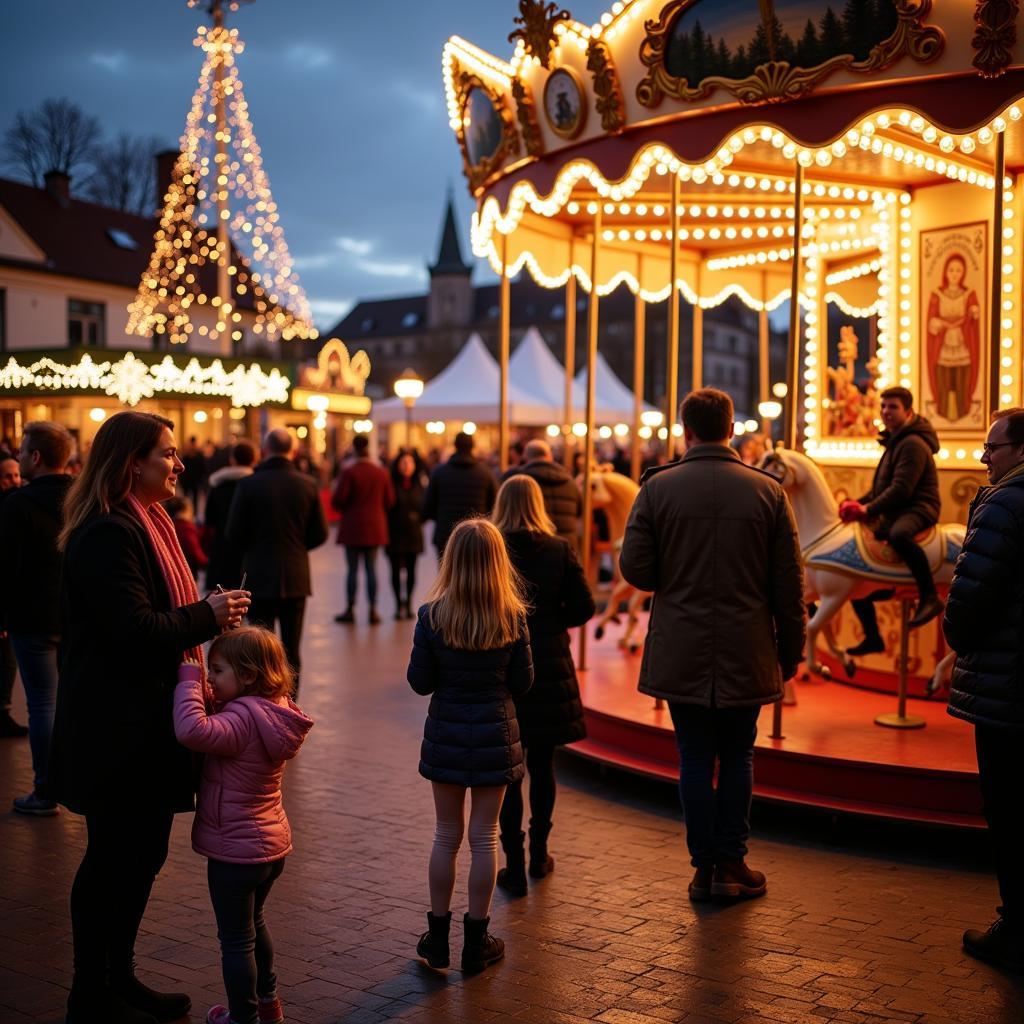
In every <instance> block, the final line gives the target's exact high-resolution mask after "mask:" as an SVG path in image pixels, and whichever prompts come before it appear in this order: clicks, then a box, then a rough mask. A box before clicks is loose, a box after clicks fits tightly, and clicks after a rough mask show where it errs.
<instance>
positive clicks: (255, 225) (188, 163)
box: [127, 26, 317, 343]
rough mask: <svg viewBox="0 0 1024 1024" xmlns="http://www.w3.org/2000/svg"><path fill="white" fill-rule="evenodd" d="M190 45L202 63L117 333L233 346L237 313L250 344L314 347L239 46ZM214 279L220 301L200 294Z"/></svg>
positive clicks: (204, 36)
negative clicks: (144, 260)
mask: <svg viewBox="0 0 1024 1024" xmlns="http://www.w3.org/2000/svg"><path fill="white" fill-rule="evenodd" d="M195 45H196V46H198V47H200V48H201V49H202V50H203V52H204V54H205V60H204V62H203V67H202V70H201V71H200V74H199V84H198V86H197V88H196V91H195V93H194V94H193V97H192V106H191V109H190V110H189V114H188V118H187V120H186V124H185V132H184V134H183V135H182V138H181V152H180V154H179V156H178V159H177V162H176V163H175V167H174V174H173V179H172V181H171V183H170V186H169V189H168V191H167V194H166V196H165V197H164V208H163V212H162V215H161V218H160V227H159V229H158V230H157V232H156V235H155V236H154V246H153V252H152V255H151V257H150V261H149V266H148V267H147V268H146V270H145V271H143V274H142V278H141V280H140V282H139V289H138V293H137V294H136V297H135V299H134V301H133V302H132V303H131V304H130V305H129V307H128V314H129V317H128V326H127V331H128V333H129V334H140V335H151V334H153V333H156V334H166V335H168V336H169V338H170V340H171V341H172V342H175V343H184V342H187V341H188V340H189V337H190V336H191V335H193V334H194V333H195V334H200V335H203V336H208V337H210V338H211V339H217V338H220V337H222V336H224V335H230V337H231V338H233V339H234V340H236V341H237V340H240V339H241V337H242V329H241V328H242V312H241V309H240V307H243V306H244V307H248V308H250V309H251V311H252V314H253V316H254V321H253V323H252V330H253V332H254V333H256V334H265V335H266V336H267V337H268V338H269V339H271V340H275V339H277V338H278V337H280V338H284V339H292V338H316V337H317V332H316V329H315V328H314V326H313V322H312V314H311V312H310V308H309V303H308V302H307V300H306V296H305V293H304V292H303V290H302V287H301V285H300V284H299V279H298V277H297V275H296V273H295V269H294V265H293V261H292V258H291V255H290V253H289V251H288V245H287V243H286V242H285V238H284V231H283V229H282V227H281V224H280V221H279V213H278V208H277V204H276V203H275V202H274V199H273V196H272V195H271V192H270V182H269V180H268V179H267V175H266V172H265V170H264V168H263V160H262V156H261V153H260V147H259V145H258V144H257V142H256V136H255V133H254V131H253V127H252V122H251V121H250V119H249V107H248V104H247V103H246V100H245V95H244V93H243V90H242V81H241V78H240V77H239V75H238V69H237V67H236V65H235V56H236V55H237V54H240V53H241V52H242V50H243V48H244V46H243V43H242V42H241V40H240V39H239V38H238V32H237V30H236V29H227V28H224V27H223V26H220V27H215V28H212V29H207V28H206V27H205V26H200V28H199V34H198V36H197V37H196V39H195ZM218 110H220V111H222V112H223V116H222V117H220V118H219V117H218V113H217V111H218ZM222 224H223V225H226V227H227V233H228V235H229V237H230V243H229V244H228V245H225V244H224V242H223V239H222V238H221V237H220V235H221V234H222V233H221V232H220V230H219V229H220V227H221V226H222ZM218 269H220V270H224V269H226V271H227V280H228V295H226V296H225V295H221V294H210V293H209V292H208V291H207V287H208V284H209V282H210V281H211V280H212V278H213V277H214V276H216V275H217V271H218ZM211 290H212V289H211ZM197 310H198V311H199V313H200V315H199V316H198V317H197V316H196V313H197Z"/></svg>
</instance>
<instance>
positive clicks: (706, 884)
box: [689, 868, 715, 903]
mask: <svg viewBox="0 0 1024 1024" xmlns="http://www.w3.org/2000/svg"><path fill="white" fill-rule="evenodd" d="M714 874H715V869H714V868H697V870H696V871H694V873H693V881H692V882H690V888H689V893H690V899H691V900H693V902H694V903H705V902H707V901H708V900H709V899H711V880H712V878H713V876H714Z"/></svg>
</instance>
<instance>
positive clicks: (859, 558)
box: [761, 448, 966, 703]
mask: <svg viewBox="0 0 1024 1024" xmlns="http://www.w3.org/2000/svg"><path fill="white" fill-rule="evenodd" d="M761 467H762V468H763V469H764V470H765V471H766V472H768V473H770V474H771V475H772V476H774V477H775V478H776V479H777V480H778V481H779V482H780V483H781V484H782V486H783V488H785V490H786V493H787V494H788V495H789V500H790V503H791V504H792V506H793V514H794V516H795V517H796V523H797V531H798V533H799V536H800V548H801V551H802V552H803V561H804V590H805V597H806V599H807V601H809V602H811V601H817V603H818V608H817V611H816V612H815V613H814V615H813V616H812V617H811V619H810V621H809V622H808V623H807V651H806V659H807V660H806V671H807V673H808V675H809V674H812V673H813V674H817V675H825V672H824V669H823V666H822V665H821V664H820V663H819V662H818V661H817V660H816V657H817V655H816V643H817V640H818V636H819V634H823V635H824V637H825V641H826V643H827V644H828V647H829V650H830V651H831V652H832V654H833V656H835V657H836V658H837V659H838V660H840V661H841V662H842V663H843V667H844V668H845V669H846V673H847V675H849V676H852V675H853V673H854V671H856V666H855V664H854V662H853V660H852V659H851V658H850V657H849V655H847V654H846V653H845V652H843V651H840V649H839V647H838V645H837V643H836V640H835V636H834V634H833V631H832V628H831V622H832V619H833V618H834V617H835V616H836V614H837V613H838V612H839V609H840V608H842V606H843V605H844V604H846V602H847V601H851V600H854V599H856V598H860V597H867V596H868V595H869V594H871V593H872V592H874V591H876V590H880V589H883V588H892V587H912V586H914V579H913V577H912V576H911V574H910V570H909V569H908V568H907V566H906V564H905V563H904V562H903V561H902V560H901V559H900V557H899V556H898V555H897V554H896V553H895V552H894V551H893V550H892V548H891V547H890V546H889V545H888V544H887V543H884V542H882V541H879V540H876V539H875V536H874V534H873V533H872V532H871V530H870V529H869V528H868V527H867V526H865V525H864V524H861V523H843V522H842V521H840V519H839V514H838V511H837V509H836V501H835V498H834V497H833V496H832V491H831V489H830V488H829V485H828V481H826V479H825V475H824V474H823V473H822V471H821V470H820V469H819V468H818V466H817V465H816V464H815V463H814V462H813V461H812V460H811V459H810V458H808V457H807V456H806V455H804V454H802V453H801V452H796V451H791V450H789V449H785V448H777V449H775V451H773V452H769V453H768V455H766V456H765V458H764V461H763V462H762V463H761ZM965 534H966V527H964V526H963V525H961V524H960V523H943V524H940V525H939V526H937V527H932V528H931V529H930V530H928V531H927V532H926V533H925V534H924V535H922V536H921V537H919V538H918V543H919V544H920V545H921V546H922V547H923V548H924V550H925V553H926V554H927V555H928V562H929V564H930V565H931V567H932V575H933V577H934V579H935V584H936V586H937V587H939V588H946V587H948V586H949V582H950V580H951V579H952V577H953V563H954V562H955V561H956V559H957V557H958V556H959V554H960V549H961V548H962V547H963V543H964V535H965ZM953 658H954V655H953V654H952V653H950V654H947V655H946V656H945V657H944V658H943V659H942V660H941V661H940V662H939V664H938V665H937V666H936V669H935V674H934V675H933V676H932V680H931V683H930V684H929V687H928V689H929V692H934V691H935V690H936V689H938V688H939V686H941V685H942V684H943V682H945V681H948V674H949V670H950V668H951V666H952V663H953ZM805 678H806V676H805ZM787 703H795V700H794V699H792V688H791V687H790V688H789V689H788V691H787Z"/></svg>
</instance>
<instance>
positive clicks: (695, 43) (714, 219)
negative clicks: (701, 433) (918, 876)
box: [442, 0, 1024, 822]
mask: <svg viewBox="0 0 1024 1024" xmlns="http://www.w3.org/2000/svg"><path fill="white" fill-rule="evenodd" d="M510 6H511V5H510ZM815 10H816V11H817V9H815ZM509 13H510V23H511V22H512V21H513V15H515V13H516V12H515V11H513V10H511V9H510V12H509ZM1016 20H1017V9H1016V5H1003V4H994V3H991V2H987V0H981V2H978V3H975V2H968V0H885V2H882V3H868V2H866V0H862V2H857V0H855V2H852V3H849V4H846V5H845V6H844V7H843V9H842V13H841V15H837V13H836V12H835V11H834V10H833V9H832V8H831V7H827V6H826V7H825V8H824V9H823V10H822V11H821V12H820V13H816V14H815V16H814V17H812V18H810V19H809V18H808V7H807V5H806V4H802V3H796V2H795V0H793V2H785V0H783V2H776V3H774V4H763V3H756V2H754V0H749V2H746V3H744V2H730V3H715V4H710V3H708V4H701V3H699V2H694V0H669V2H666V0H620V2H616V3H615V4H614V5H613V6H612V7H611V9H610V10H609V11H608V12H607V13H606V14H605V15H603V16H602V17H601V19H600V21H599V22H598V23H596V24H594V25H582V24H580V23H578V22H576V21H574V20H573V19H572V17H571V16H570V15H569V14H568V13H567V12H564V11H560V10H558V9H557V8H556V7H555V5H553V4H543V3H540V2H536V0H522V2H521V3H519V5H518V17H515V18H514V24H510V28H512V29H513V30H514V31H513V32H512V35H511V36H510V39H511V40H512V41H513V42H514V44H515V45H514V48H513V50H512V52H511V53H510V54H508V55H492V54H489V53H486V52H484V51H483V50H480V49H479V48H477V47H475V46H474V45H473V44H472V43H470V42H467V41H465V40H463V39H460V38H458V37H453V38H452V39H451V40H450V41H449V43H448V44H447V46H446V47H445V50H444V55H443V62H442V64H443V75H444V83H445V89H446V94H447V100H448V110H449V116H450V124H451V128H452V130H453V132H454V134H455V136H456V139H457V142H458V144H459V146H460V148H461V152H462V155H463V159H464V163H465V172H466V177H467V180H468V182H469V187H470V189H471V191H472V193H473V195H474V197H475V198H476V200H477V210H476V213H475V214H474V217H473V225H472V240H473V249H474V252H475V253H476V255H478V256H480V257H483V258H486V259H487V260H488V261H489V262H490V264H491V266H492V267H493V268H494V270H495V271H496V272H497V273H498V274H500V275H501V276H502V282H503V284H504V285H505V287H503V288H502V290H501V293H502V298H503V317H502V323H503V325H504V326H505V329H506V338H505V342H506V344H505V345H504V346H503V349H502V356H503V358H502V360H501V363H502V368H503V369H504V368H505V366H506V365H507V324H508V315H507V310H508V288H507V281H508V279H509V277H510V276H512V275H514V274H516V273H518V272H520V271H521V270H525V271H526V272H528V273H530V274H531V275H532V276H533V277H534V278H535V279H536V280H537V281H539V282H540V283H542V284H544V285H546V286H547V287H551V288H565V289H566V291H567V293H568V295H567V299H566V303H565V307H566V309H567V310H574V309H575V305H576V304H575V292H576V290H577V289H582V290H583V291H584V292H587V293H591V294H594V293H596V294H597V295H603V294H606V293H608V292H610V291H611V290H613V289H614V288H616V287H626V288H628V289H629V290H630V291H631V292H632V293H633V294H634V295H635V297H636V318H635V322H636V331H635V342H636V352H637V367H638V374H640V373H641V372H642V371H641V368H642V366H643V347H644V343H645V336H644V334H645V332H644V311H645V308H646V305H647V304H648V303H652V302H667V303H668V304H669V338H668V350H667V353H666V362H667V365H668V367H669V374H668V384H667V387H666V392H667V394H666V400H665V409H664V413H665V416H666V420H667V423H668V424H670V425H675V419H676V410H677V407H678V400H679V397H680V390H682V391H685V390H686V389H687V386H693V387H697V386H700V385H701V383H702V343H701V334H702V315H703V311H704V310H705V309H708V308H711V307H713V306H715V305H717V304H718V303H720V302H723V301H724V300H725V299H726V297H728V296H737V297H738V298H739V299H740V300H741V301H743V302H745V303H746V304H747V305H748V306H749V307H750V308H752V309H754V310H756V311H757V312H758V313H759V314H760V317H761V324H762V331H761V336H762V345H761V349H762V351H761V359H760V397H761V408H760V412H761V415H762V417H763V418H764V419H765V420H766V421H768V420H771V419H773V418H775V417H777V416H779V415H781V417H782V420H783V424H784V430H783V433H784V437H785V444H786V447H787V448H789V449H794V450H797V451H800V452H802V453H804V454H806V455H807V456H810V458H811V459H812V460H813V462H814V463H815V464H816V466H817V467H818V468H819V469H820V470H821V471H822V472H823V473H824V476H825V479H826V480H827V483H828V486H829V488H830V489H831V492H832V496H833V497H834V498H835V499H837V500H838V499H841V498H843V497H846V496H857V495H859V494H860V493H862V492H863V491H864V490H866V489H867V485H868V483H869V481H870V477H871V474H872V471H873V468H874V465H875V463H876V462H877V458H878V455H879V448H878V446H877V443H876V441H875V421H876V414H877V404H878V394H879V393H880V391H881V390H883V389H884V388H885V387H886V386H889V385H894V384H898V385H902V386H905V387H909V388H910V389H911V390H912V391H913V393H914V395H915V397H916V406H917V409H918V411H920V412H921V413H922V414H923V415H925V416H927V417H928V418H929V419H930V420H931V421H932V423H933V425H934V426H935V427H936V429H937V431H938V433H939V436H940V439H941V443H942V448H941V450H940V451H939V452H938V455H937V464H938V467H939V471H940V480H941V487H942V495H943V510H942V518H943V520H944V521H946V522H948V523H952V524H955V523H958V522H959V523H963V522H965V517H966V512H967V506H968V503H969V501H970V499H971V497H972V496H973V494H974V492H975V491H976V489H977V487H978V486H979V485H980V484H981V483H982V482H983V480H984V477H983V474H982V473H981V472H980V467H979V465H978V459H979V457H980V454H981V445H982V442H983V440H984V437H985V434H986V431H987V427H988V422H989V416H990V413H991V411H992V410H993V409H995V408H1001V407H1009V406H1015V405H1019V404H1020V402H1021V361H1022V352H1021V348H1022V346H1021V319H1020V303H1021V299H1022V295H1021V259H1020V241H1021V230H1022V225H1021V214H1022V211H1024V195H1022V193H1021V176H1020V173H1019V172H1020V170H1021V168H1022V166H1024V125H1022V123H1021V120H1022V109H1024V108H1022V106H1021V105H1018V104H1019V103H1021V102H1024V101H1022V97H1024V67H1022V66H1021V65H1022V64H1024V57H1022V50H1021V44H1020V43H1019V42H1018V32H1017V25H1016ZM794 296H795V301H794ZM598 315H599V310H598V303H597V302H593V301H592V302H590V304H589V308H588V313H587V322H588V330H587V337H588V345H587V351H586V352H585V353H583V354H582V358H581V359H580V360H579V362H580V363H583V364H585V365H586V366H588V367H592V366H594V365H595V363H596V359H597V350H596V340H597V327H598ZM772 315H774V316H775V317H785V318H787V319H788V323H789V334H790V348H789V360H788V372H787V379H786V380H784V381H771V380H770V379H769V377H768V358H767V340H768V330H767V326H768V317H769V316H772ZM682 316H688V317H691V318H692V323H693V338H694V352H693V358H692V361H691V364H692V368H693V369H692V378H691V380H689V381H686V382H684V383H683V384H682V386H681V387H680V382H679V381H678V370H677V368H678V365H679V362H678V356H679V353H678V336H679V322H680V317H682ZM566 332H567V343H568V342H569V339H570V336H571V335H574V333H575V324H574V323H568V322H567V324H566ZM568 351H569V352H570V357H569V359H570V361H571V360H572V358H574V356H573V354H572V348H571V345H568ZM570 369H572V370H573V372H575V368H574V367H570ZM594 376H595V375H594V374H591V379H593V378H594ZM642 380H643V378H642V375H640V376H637V377H635V379H634V382H633V387H634V390H636V389H638V387H639V386H642ZM595 404H596V395H595V392H594V389H593V388H591V389H588V395H587V416H586V419H587V423H588V424H589V426H590V430H589V433H588V435H587V444H588V447H589V446H591V445H592V444H593V439H594V430H593V426H594V408H595ZM566 419H567V420H568V417H566ZM634 426H636V424H634ZM633 436H634V437H635V436H636V432H634V435H633ZM585 497H586V498H587V499H588V500H589V497H590V488H589V485H588V488H587V491H586V494H585ZM585 522H586V527H585V528H588V527H589V516H588V517H586V520H585ZM802 542H804V544H805V547H806V546H807V544H808V543H809V538H806V537H802ZM880 611H881V612H882V621H883V633H884V635H885V637H886V639H887V641H888V646H889V650H887V652H886V653H885V654H883V655H875V656H871V657H869V658H867V659H864V660H863V662H862V663H860V664H858V665H857V666H855V672H854V678H853V679H847V678H846V674H845V672H843V671H842V666H841V665H840V664H839V663H838V662H836V661H835V660H834V659H833V661H832V662H831V663H830V662H829V657H828V656H827V655H825V654H822V655H821V658H822V661H823V662H825V664H826V665H829V664H831V668H832V669H833V674H834V675H836V676H837V677H839V678H842V679H843V683H844V684H850V685H838V684H836V683H813V684H809V685H808V686H806V687H803V688H802V690H801V695H800V704H799V706H798V708H796V709H794V710H792V711H791V712H789V713H787V720H786V726H785V729H784V732H785V734H786V736H787V738H786V739H785V740H762V741H760V746H759V748H758V757H759V760H760V765H759V777H760V779H761V786H762V793H763V794H765V795H771V796H779V797H782V798H786V799H792V800H796V801H800V802H807V803H819V804H823V805H826V806H834V807H849V808H851V809H860V810H865V811H870V812H872V813H880V814H887V813H889V814H895V815H898V816H905V817H923V818H930V819H932V820H945V821H954V822H972V821H974V822H976V821H977V820H978V817H977V815H978V804H977V796H976V788H975V786H974V782H973V772H974V758H973V751H972V750H971V749H970V733H969V730H967V729H965V728H963V727H961V726H960V725H958V724H957V723H953V722H949V723H947V722H946V720H945V718H944V717H943V715H942V708H941V700H942V697H943V694H942V693H941V692H940V693H938V694H937V699H936V700H935V701H932V702H926V701H925V699H924V697H925V683H926V680H927V679H928V678H929V677H930V676H931V674H932V671H933V670H934V667H935V665H936V663H937V661H938V660H939V659H940V658H941V656H942V655H943V654H944V653H945V651H944V648H943V645H942V639H941V636H940V634H939V631H938V629H937V627H936V626H935V625H934V624H933V625H932V626H930V627H926V628H924V629H921V630H918V631H916V632H914V633H912V634H911V635H910V637H909V651H908V662H909V666H910V675H911V679H910V687H911V693H912V694H917V695H919V696H920V698H921V699H920V700H918V701H915V702H914V703H915V704H918V705H920V708H918V710H919V711H920V716H921V717H923V718H925V719H926V721H927V727H926V728H925V729H923V730H922V731H917V732H914V733H904V732H899V731H886V730H882V729H879V728H877V727H875V726H873V724H872V717H873V715H874V713H875V711H874V710H873V709H874V708H875V705H876V704H878V702H880V701H882V702H884V701H887V700H889V699H890V698H889V696H888V693H889V692H891V691H893V690H894V688H895V678H896V665H895V660H896V650H897V648H898V642H897V640H898V637H897V634H898V633H899V622H898V617H897V612H896V610H895V606H881V607H880ZM854 637H855V633H854V630H853V626H852V624H851V621H850V620H849V616H848V615H844V617H843V619H842V621H841V623H840V625H839V627H838V641H839V645H840V646H841V647H845V646H846V645H847V644H849V643H852V642H854ZM635 670H636V662H633V661H629V660H627V659H626V658H625V656H623V655H620V654H619V653H618V652H617V651H616V650H614V649H613V648H607V647H606V646H602V645H600V644H598V645H596V646H595V647H593V648H592V649H591V652H590V657H589V658H588V667H587V672H586V688H587V692H588V698H587V703H588V715H589V717H590V722H591V741H590V742H591V753H593V754H594V755H595V756H601V757H604V758H607V759H609V760H613V761H618V762H619V763H623V764H628V765H630V766H632V767H636V768H638V769H640V770H645V771H654V772H669V773H671V771H672V770H673V769H672V761H673V759H674V748H671V746H670V740H671V736H670V734H669V732H668V729H669V725H668V720H667V715H666V714H665V713H664V712H662V711H655V710H653V709H651V708H649V707H648V706H646V702H643V701H640V702H639V704H638V701H639V698H635V697H634V696H633V690H634V689H635V686H634V683H635ZM865 701H867V702H868V703H867V704H864V702H865ZM602 702H603V704H602ZM858 702H859V703H858ZM599 705H600V706H599ZM869 705H870V706H869ZM862 721H863V722H864V723H866V724H863V726H861V725H860V724H859V723H861V722H862ZM767 731H768V730H763V732H767ZM659 744H660V745H661V746H660V747H659ZM656 748H657V749H658V750H660V753H657V752H656ZM809 764H813V766H814V768H815V770H814V771H813V772H808V771H807V768H808V765H809ZM808 780H810V781H808Z"/></svg>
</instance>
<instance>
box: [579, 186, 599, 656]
mask: <svg viewBox="0 0 1024 1024" xmlns="http://www.w3.org/2000/svg"><path fill="white" fill-rule="evenodd" d="M600 245H601V206H600V204H599V205H598V207H597V213H595V214H594V240H593V242H592V243H591V247H590V297H589V299H588V301H587V411H586V421H587V435H586V438H585V440H584V445H583V452H584V455H583V552H582V560H583V575H584V576H585V577H586V579H587V580H588V581H589V580H590V547H591V543H592V541H593V535H594V524H593V495H592V494H591V492H590V482H591V475H592V463H593V461H594V404H595V399H596V396H597V388H596V378H597V312H598V305H599V301H600V300H599V299H598V296H597V256H598V250H599V248H600ZM579 667H580V669H585V668H586V667H587V629H586V627H585V626H583V627H581V628H580V655H579Z"/></svg>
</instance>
